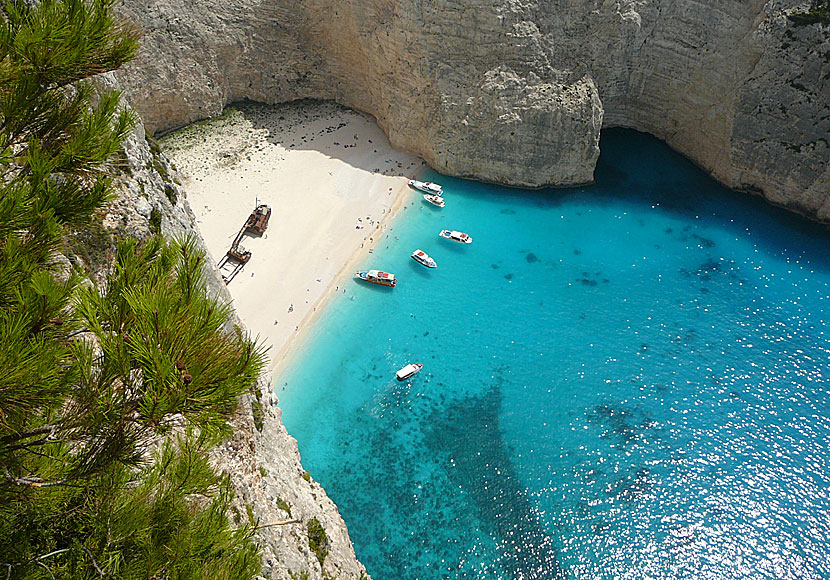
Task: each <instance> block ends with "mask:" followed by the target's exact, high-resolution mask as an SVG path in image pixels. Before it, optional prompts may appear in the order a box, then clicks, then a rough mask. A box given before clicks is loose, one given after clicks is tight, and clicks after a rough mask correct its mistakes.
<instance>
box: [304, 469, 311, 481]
mask: <svg viewBox="0 0 830 580" xmlns="http://www.w3.org/2000/svg"><path fill="white" fill-rule="evenodd" d="M302 478H303V479H305V480H306V481H307V482H309V483H311V474H310V473H309V472H308V470H306V471H303V473H302Z"/></svg>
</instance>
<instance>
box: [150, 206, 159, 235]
mask: <svg viewBox="0 0 830 580" xmlns="http://www.w3.org/2000/svg"><path fill="white" fill-rule="evenodd" d="M148 226H149V227H150V231H151V232H152V233H153V234H154V235H159V234H160V233H161V212H160V211H159V209H158V208H157V207H154V208H153V209H152V210H150V220H149V222H148Z"/></svg>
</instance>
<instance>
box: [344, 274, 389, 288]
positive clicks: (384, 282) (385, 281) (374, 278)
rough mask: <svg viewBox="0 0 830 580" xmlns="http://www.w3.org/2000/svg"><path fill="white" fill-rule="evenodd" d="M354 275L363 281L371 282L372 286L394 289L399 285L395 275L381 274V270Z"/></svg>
mask: <svg viewBox="0 0 830 580" xmlns="http://www.w3.org/2000/svg"><path fill="white" fill-rule="evenodd" d="M354 275H355V276H356V277H358V278H360V279H361V280H365V281H366V282H371V283H372V284H380V285H381V286H391V287H393V288H394V286H395V284H397V283H398V281H397V280H396V279H395V275H394V274H390V273H389V272H381V271H380V270H360V271H358V272H355V273H354Z"/></svg>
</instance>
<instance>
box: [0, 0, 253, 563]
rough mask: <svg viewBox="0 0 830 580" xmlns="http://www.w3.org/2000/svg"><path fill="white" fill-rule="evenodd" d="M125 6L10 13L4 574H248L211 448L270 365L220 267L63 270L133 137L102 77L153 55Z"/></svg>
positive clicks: (0, 487) (179, 261) (129, 254)
mask: <svg viewBox="0 0 830 580" xmlns="http://www.w3.org/2000/svg"><path fill="white" fill-rule="evenodd" d="M111 7H112V0H88V1H87V0H40V1H39V2H31V1H28V0H10V1H7V2H5V3H2V4H0V578H2V577H6V578H96V577H100V578H151V577H158V578H161V577H164V578H177V579H185V578H194V579H195V578H220V579H221V578H227V579H231V578H233V579H236V578H250V577H251V576H253V575H254V574H255V573H256V572H257V571H258V569H259V558H258V555H257V551H256V547H255V545H254V544H253V541H252V539H251V530H250V528H249V527H248V528H241V529H233V528H231V527H230V525H229V522H228V520H227V518H226V515H225V513H226V510H227V507H228V503H229V501H230V490H229V485H228V482H227V479H226V478H223V477H220V476H217V475H216V474H214V473H213V471H212V470H211V469H210V467H209V466H208V463H207V459H206V451H207V449H209V447H210V446H211V444H213V443H215V441H216V440H217V439H218V438H219V437H221V436H223V435H224V434H225V433H227V429H228V428H227V424H226V419H227V417H228V416H229V415H230V413H232V412H233V411H234V409H235V408H236V403H237V397H238V395H239V394H241V393H242V392H244V391H246V390H247V389H248V388H249V386H250V385H251V384H252V383H253V381H254V380H255V379H256V377H257V376H258V374H259V370H260V368H261V366H262V363H263V358H262V356H263V355H262V352H261V350H260V349H259V347H258V346H256V345H255V344H253V343H251V341H249V340H248V339H247V338H246V337H245V336H243V335H242V334H241V332H240V331H239V330H238V329H234V328H233V325H232V323H231V314H230V312H229V310H228V308H227V307H225V306H223V305H221V304H219V303H218V302H217V301H216V300H214V299H212V298H210V297H209V296H208V294H207V292H206V289H205V284H204V280H203V277H202V276H203V274H202V272H203V269H202V267H203V260H204V255H203V254H202V253H201V252H199V251H198V249H197V247H196V245H195V244H194V243H193V242H192V241H190V240H182V241H178V242H174V243H165V242H164V241H163V240H161V239H160V238H153V239H151V240H148V241H146V242H145V243H138V242H136V241H121V242H120V243H119V244H118V247H117V250H116V252H115V255H114V256H112V262H111V264H110V271H109V273H108V275H107V276H106V281H105V282H104V284H103V285H102V286H101V287H95V286H94V285H93V284H92V283H91V282H89V281H87V280H84V278H83V276H82V274H81V273H79V272H72V271H69V270H68V269H67V268H66V267H64V266H61V262H60V260H59V259H58V258H59V255H60V249H61V246H62V244H63V243H64V239H65V236H66V235H67V232H69V231H70V230H71V229H73V228H79V227H83V225H84V224H85V223H89V222H90V220H93V219H94V214H95V212H96V210H98V209H99V208H101V207H102V204H104V203H105V202H106V200H107V199H108V197H109V196H110V194H111V182H110V176H111V175H112V174H113V173H114V172H115V169H116V165H117V163H118V155H119V152H120V143H121V142H122V141H123V139H124V138H125V136H126V135H127V134H128V133H129V131H130V130H131V129H132V127H133V125H134V118H133V116H132V115H131V114H130V113H128V112H126V111H124V110H123V109H120V108H119V96H118V94H116V93H104V94H97V93H95V92H94V91H93V89H92V88H91V86H90V85H89V84H87V83H86V82H84V79H88V78H89V77H91V76H93V75H95V74H98V73H101V72H104V71H108V70H112V69H114V68H117V67H118V66H120V65H121V64H122V63H123V62H125V61H126V60H127V59H129V58H130V57H131V56H132V55H133V54H134V52H135V50H136V36H135V34H134V33H132V32H130V30H129V29H128V28H126V27H125V26H124V25H122V24H119V23H117V22H115V21H114V20H113V19H112V17H111V16H110V9H111ZM174 429H176V437H175V438H168V440H167V441H166V442H164V443H158V441H160V440H159V436H160V435H165V434H168V435H169V434H170V433H172V432H173V430H174Z"/></svg>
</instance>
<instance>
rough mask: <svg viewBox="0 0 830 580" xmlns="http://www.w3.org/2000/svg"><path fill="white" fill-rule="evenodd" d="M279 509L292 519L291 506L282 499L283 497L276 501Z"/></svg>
mask: <svg viewBox="0 0 830 580" xmlns="http://www.w3.org/2000/svg"><path fill="white" fill-rule="evenodd" d="M275 503H276V504H277V507H278V508H280V509H281V510H282V511H284V512H285V513H287V514H288V517H289V518H290V517H291V504H290V503H288V502H287V501H285V500H284V499H282V498H281V497H277V499H276V500H275Z"/></svg>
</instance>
